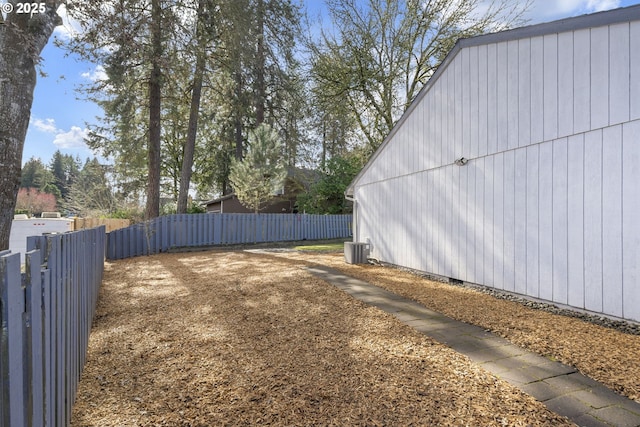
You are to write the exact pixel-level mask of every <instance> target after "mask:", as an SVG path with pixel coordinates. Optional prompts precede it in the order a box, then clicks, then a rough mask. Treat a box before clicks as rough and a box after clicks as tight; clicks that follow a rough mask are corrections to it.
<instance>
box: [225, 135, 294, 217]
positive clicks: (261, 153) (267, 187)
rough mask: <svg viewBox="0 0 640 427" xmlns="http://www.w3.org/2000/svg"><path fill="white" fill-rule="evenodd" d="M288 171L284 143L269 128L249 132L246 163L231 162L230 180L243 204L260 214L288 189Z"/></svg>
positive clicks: (244, 160) (243, 161)
mask: <svg viewBox="0 0 640 427" xmlns="http://www.w3.org/2000/svg"><path fill="white" fill-rule="evenodd" d="M286 177H287V169H286V167H285V165H284V163H283V162H282V142H281V140H280V138H279V136H278V134H277V133H276V132H275V131H274V130H273V129H271V128H270V127H269V126H268V125H265V124H262V125H260V126H258V127H257V128H256V129H255V130H253V131H252V132H250V133H249V150H248V152H247V153H246V155H245V156H244V159H243V160H242V161H239V160H237V159H234V160H233V161H232V163H231V173H230V175H229V179H230V180H231V185H232V186H233V189H234V190H235V193H236V196H237V197H238V200H240V203H242V205H243V206H245V207H247V208H248V209H253V211H254V212H255V213H258V212H259V211H260V210H261V209H263V208H264V207H265V206H266V205H267V203H268V202H269V200H271V199H272V198H273V197H274V196H275V195H276V193H277V192H278V190H280V189H282V188H283V186H284V181H285V178H286Z"/></svg>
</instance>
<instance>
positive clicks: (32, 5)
mask: <svg viewBox="0 0 640 427" xmlns="http://www.w3.org/2000/svg"><path fill="white" fill-rule="evenodd" d="M46 9H47V8H46V4H45V2H18V3H16V4H12V3H8V2H3V1H2V0H0V12H2V13H3V14H5V15H8V14H10V13H16V14H18V15H29V16H33V15H37V14H39V13H45V12H46Z"/></svg>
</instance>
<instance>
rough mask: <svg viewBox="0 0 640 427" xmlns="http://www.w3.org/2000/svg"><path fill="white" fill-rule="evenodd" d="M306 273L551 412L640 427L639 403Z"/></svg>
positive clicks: (423, 311)
mask: <svg viewBox="0 0 640 427" xmlns="http://www.w3.org/2000/svg"><path fill="white" fill-rule="evenodd" d="M307 269H308V270H309V272H311V273H313V274H314V275H316V276H318V277H320V278H322V279H323V280H325V281H327V282H329V283H331V284H333V285H334V286H336V287H338V288H340V289H342V290H344V291H345V292H347V293H349V294H350V295H352V296H353V297H354V298H357V299H359V300H361V301H363V302H365V303H367V304H370V305H372V306H375V307H378V308H380V309H381V310H384V311H386V312H388V313H390V314H392V315H394V316H395V317H397V318H398V319H399V320H400V321H401V322H403V323H405V324H407V325H409V326H411V327H412V328H414V329H416V330H417V331H419V332H421V333H423V334H425V335H427V336H429V337H431V338H433V339H435V340H436V341H438V342H441V343H443V344H446V345H448V346H449V347H451V348H452V349H454V350H456V351H457V352H459V353H462V354H465V355H467V356H468V357H469V358H470V359H471V360H472V361H474V362H475V363H478V364H479V365H480V366H482V367H483V368H485V369H486V370H487V371H489V372H491V373H493V374H494V375H496V376H497V377H498V378H501V379H503V380H505V381H507V382H509V383H511V384H513V385H515V386H516V387H518V388H520V389H521V390H523V391H524V392H525V393H527V394H529V395H531V396H533V397H534V398H536V399H537V400H539V401H541V402H543V403H544V404H545V405H546V406H547V407H548V408H549V409H550V410H552V411H554V412H556V413H558V414H560V415H564V416H566V417H568V418H569V419H571V420H572V421H573V422H575V423H576V424H578V425H579V426H585V427H611V426H616V427H640V404H638V403H637V402H634V401H632V400H630V399H627V398H626V397H624V396H620V395H618V394H616V393H614V392H613V391H611V390H610V389H608V388H606V387H605V386H603V385H602V384H600V383H598V382H596V381H594V380H592V379H590V378H587V377H585V376H584V375H582V374H580V373H578V372H577V371H576V370H575V368H573V367H571V366H567V365H564V364H562V363H559V362H554V361H552V360H550V359H548V358H545V357H542V356H540V355H538V354H535V353H532V352H530V351H527V350H524V349H522V348H520V347H518V346H516V345H514V344H511V343H509V342H508V341H507V340H505V339H503V338H500V337H498V336H495V335H494V334H492V333H490V332H488V331H486V330H484V329H482V328H480V327H478V326H474V325H470V324H467V323H464V322H459V321H457V320H454V319H451V318H449V317H447V316H445V315H443V314H441V313H438V312H435V311H433V310H430V309H428V308H427V307H424V306H422V305H420V304H419V303H417V302H415V301H412V300H410V299H408V298H404V297H401V296H399V295H397V294H394V293H392V292H389V291H387V290H385V289H382V288H380V287H378V286H374V285H371V284H370V283H367V282H364V281H362V280H359V279H355V278H353V277H349V276H346V275H344V274H342V273H341V272H339V271H337V270H334V269H331V268H329V267H324V266H315V267H308V268H307Z"/></svg>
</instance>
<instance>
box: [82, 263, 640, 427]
mask: <svg viewBox="0 0 640 427" xmlns="http://www.w3.org/2000/svg"><path fill="white" fill-rule="evenodd" d="M313 263H318V264H324V265H330V266H332V267H334V268H338V269H341V270H342V271H344V272H345V273H347V274H350V275H353V276H356V277H359V278H362V279H364V280H367V281H370V282H371V283H374V284H378V285H380V286H383V287H385V288H387V289H390V290H392V291H394V292H397V293H399V294H402V295H404V296H408V297H410V298H412V299H415V300H417V301H419V302H422V303H424V304H425V305H427V306H429V307H430V308H433V309H435V310H438V311H442V312H444V313H445V314H448V315H450V316H452V317H456V318H459V319H461V320H465V321H469V322H470V323H476V324H479V325H482V326H484V327H486V328H488V329H492V330H494V331H496V332H497V333H500V334H502V335H505V336H506V337H507V338H509V339H510V340H512V341H514V342H516V343H518V344H522V345H525V346H528V347H529V348H533V349H539V351H541V352H542V353H543V354H546V355H550V356H552V357H555V358H558V359H560V360H562V361H564V362H566V363H571V364H573V365H575V366H576V367H578V368H579V369H580V370H581V371H582V372H584V373H586V374H587V375H590V376H592V377H593V378H595V379H597V380H600V381H603V382H605V383H607V382H608V383H609V385H610V386H612V387H613V388H614V389H616V390H618V391H620V392H623V393H625V394H627V395H628V396H629V397H632V398H634V399H636V400H637V399H638V394H639V393H638V384H640V382H639V381H638V379H639V378H640V373H639V372H638V366H637V355H638V354H640V337H639V336H633V335H625V334H620V333H619V332H616V331H613V330H610V329H606V328H603V327H599V326H595V325H591V324H588V323H585V322H583V321H579V320H577V319H571V318H567V317H562V316H558V315H552V314H550V313H545V312H541V311H536V310H531V309H527V308H526V307H524V306H522V305H520V304H517V303H514V302H510V301H504V300H497V299H494V298H492V297H489V296H487V295H485V294H482V293H479V292H476V291H473V290H469V289H464V288H459V287H455V286H449V285H446V284H441V283H437V282H432V281H428V280H425V279H421V278H418V277H416V276H414V275H411V274H409V273H406V272H401V271H398V270H394V269H390V268H382V267H374V266H350V265H346V264H344V262H343V261H342V255H341V254H304V253H298V252H283V253H274V254H260V253H250V252H243V251H209V252H199V253H183V254H164V255H158V256H151V257H141V258H134V259H129V260H123V261H118V262H112V263H107V265H106V271H105V279H104V282H103V286H102V289H101V293H100V298H99V302H98V310H97V314H96V318H95V319H94V326H93V329H92V333H91V337H90V342H89V350H88V351H89V353H88V358H87V364H86V366H85V368H84V372H83V376H82V381H81V383H80V388H79V392H78V397H77V400H76V403H75V406H74V411H73V418H72V425H73V426H212V425H229V426H237V425H372V426H375V425H455V426H463V425H496V426H499V425H523V426H524V425H549V426H551V425H553V426H555V425H571V423H569V422H568V421H567V420H566V419H564V418H561V417H559V416H558V415H556V414H554V413H552V412H549V411H548V410H547V409H546V408H545V407H544V406H543V405H542V404H541V403H539V402H536V401H535V400H534V399H533V398H531V397H530V396H527V395H526V394H524V393H522V392H520V391H519V390H517V389H516V388H514V387H512V386H511V385H509V384H507V383H505V382H503V381H501V380H498V379H497V378H495V377H494V376H493V375H491V374H489V373H487V372H485V371H483V370H482V369H480V368H479V367H477V366H475V365H474V364H472V363H471V362H470V361H469V360H468V359H467V358H466V357H464V356H462V355H460V354H458V353H456V352H454V351H452V350H451V349H449V348H447V347H446V346H443V345H441V344H438V343H436V342H434V341H433V340H431V339H429V338H427V337H425V336H423V335H422V334H420V333H418V332H416V331H415V330H413V329H411V328H410V327H408V326H406V325H404V324H402V323H400V322H399V321H398V320H396V319H395V318H394V317H393V316H391V315H388V314H386V313H384V312H381V311H380V310H378V309H376V308H373V307H369V306H367V305H365V304H364V303H362V302H359V301H357V300H354V299H353V298H351V297H350V296H348V295H346V294H345V293H343V292H342V291H340V290H338V289H336V288H334V287H333V286H331V285H329V284H327V283H325V282H323V281H322V280H320V279H317V278H315V277H314V276H312V275H311V274H309V273H307V272H306V271H304V270H303V269H302V268H300V267H301V266H303V265H308V264H313ZM492 304H498V305H492ZM532 318H535V319H532ZM565 322H569V323H566V324H565ZM572 322H576V323H575V324H573V323H572ZM607 347H608V348H607ZM625 354H626V356H625ZM633 355H636V357H635V358H634V357H633ZM605 379H606V381H605Z"/></svg>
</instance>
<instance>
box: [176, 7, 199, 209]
mask: <svg viewBox="0 0 640 427" xmlns="http://www.w3.org/2000/svg"><path fill="white" fill-rule="evenodd" d="M203 12H204V0H200V1H199V2H198V21H200V19H201V17H202V14H203ZM197 25H198V28H197V29H196V38H197V43H198V52H197V59H196V69H195V71H194V76H193V91H192V93H191V107H190V109H189V125H188V128H187V140H186V142H185V145H184V156H183V158H182V170H181V172H180V192H179V193H178V206H177V213H179V214H183V213H187V199H188V196H189V184H190V183H191V170H192V168H193V153H194V151H195V148H196V135H197V132H198V116H199V114H200V96H201V95H202V78H203V75H204V69H205V47H206V46H204V45H205V41H204V39H203V36H204V35H203V34H201V31H200V27H201V25H202V24H201V22H198V24H197Z"/></svg>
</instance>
